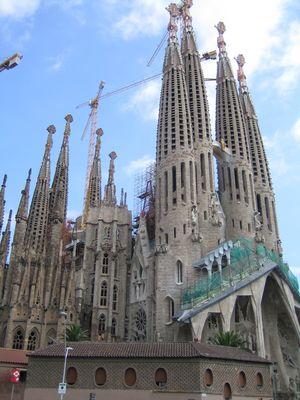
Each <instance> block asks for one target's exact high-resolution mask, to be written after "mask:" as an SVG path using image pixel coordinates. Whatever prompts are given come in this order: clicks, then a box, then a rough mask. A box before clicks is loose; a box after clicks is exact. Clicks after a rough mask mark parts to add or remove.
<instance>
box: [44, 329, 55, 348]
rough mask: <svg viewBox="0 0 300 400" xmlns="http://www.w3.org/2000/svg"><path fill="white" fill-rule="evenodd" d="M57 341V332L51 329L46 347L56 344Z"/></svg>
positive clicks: (47, 336) (47, 335)
mask: <svg viewBox="0 0 300 400" xmlns="http://www.w3.org/2000/svg"><path fill="white" fill-rule="evenodd" d="M55 339H56V331H55V329H54V328H51V329H49V331H48V332H47V334H46V346H50V345H51V344H54V343H55Z"/></svg>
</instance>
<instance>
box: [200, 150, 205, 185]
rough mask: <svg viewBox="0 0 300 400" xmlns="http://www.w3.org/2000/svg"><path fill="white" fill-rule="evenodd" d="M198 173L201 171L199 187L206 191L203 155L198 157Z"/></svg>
mask: <svg viewBox="0 0 300 400" xmlns="http://www.w3.org/2000/svg"><path fill="white" fill-rule="evenodd" d="M200 171H201V181H202V182H201V187H202V189H203V190H206V173H205V159H204V154H203V153H202V154H201V155H200Z"/></svg>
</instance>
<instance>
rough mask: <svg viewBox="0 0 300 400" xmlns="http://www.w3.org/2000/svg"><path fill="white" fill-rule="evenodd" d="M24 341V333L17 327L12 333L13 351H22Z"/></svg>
mask: <svg viewBox="0 0 300 400" xmlns="http://www.w3.org/2000/svg"><path fill="white" fill-rule="evenodd" d="M24 340H25V331H24V329H23V328H22V327H21V326H17V327H16V329H15V330H14V333H13V345H12V348H13V349H17V350H23V349H24Z"/></svg>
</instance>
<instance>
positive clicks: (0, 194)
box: [0, 175, 7, 234]
mask: <svg viewBox="0 0 300 400" xmlns="http://www.w3.org/2000/svg"><path fill="white" fill-rule="evenodd" d="M6 181H7V175H4V177H3V182H2V186H1V189H0V234H1V232H2V227H3V219H4V210H5V188H6Z"/></svg>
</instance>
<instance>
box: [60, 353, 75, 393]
mask: <svg viewBox="0 0 300 400" xmlns="http://www.w3.org/2000/svg"><path fill="white" fill-rule="evenodd" d="M72 350H73V347H65V360H64V370H63V375H62V382H61V383H60V384H59V387H58V393H59V394H60V400H63V398H64V395H65V394H66V391H67V384H66V383H65V378H66V368H67V359H68V353H69V351H72Z"/></svg>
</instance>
